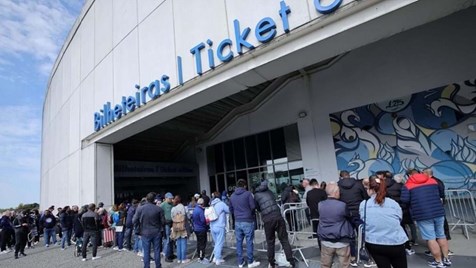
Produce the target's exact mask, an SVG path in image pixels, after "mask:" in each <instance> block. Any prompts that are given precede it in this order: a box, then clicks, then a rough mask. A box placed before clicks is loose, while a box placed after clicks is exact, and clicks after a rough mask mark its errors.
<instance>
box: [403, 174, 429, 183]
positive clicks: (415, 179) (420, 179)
mask: <svg viewBox="0 0 476 268" xmlns="http://www.w3.org/2000/svg"><path fill="white" fill-rule="evenodd" d="M429 179H430V177H428V175H426V174H414V175H412V176H410V178H408V181H409V182H411V183H414V184H423V183H425V182H427V181H428V180H429Z"/></svg>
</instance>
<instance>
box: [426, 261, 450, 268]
mask: <svg viewBox="0 0 476 268" xmlns="http://www.w3.org/2000/svg"><path fill="white" fill-rule="evenodd" d="M428 266H430V267H433V268H445V267H446V265H444V264H443V263H442V262H437V261H435V260H434V261H429V262H428Z"/></svg>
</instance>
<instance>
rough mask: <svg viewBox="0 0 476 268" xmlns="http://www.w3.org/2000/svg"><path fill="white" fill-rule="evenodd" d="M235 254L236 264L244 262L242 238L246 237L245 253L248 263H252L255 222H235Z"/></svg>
mask: <svg viewBox="0 0 476 268" xmlns="http://www.w3.org/2000/svg"><path fill="white" fill-rule="evenodd" d="M235 236H236V255H237V260H238V265H240V264H242V263H243V262H244V259H243V239H244V238H245V237H246V255H247V257H248V265H249V264H250V263H253V239H254V236H255V224H254V223H253V222H238V221H237V222H236V223H235Z"/></svg>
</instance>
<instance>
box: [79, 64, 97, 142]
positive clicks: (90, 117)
mask: <svg viewBox="0 0 476 268" xmlns="http://www.w3.org/2000/svg"><path fill="white" fill-rule="evenodd" d="M80 90H81V93H80V95H81V105H80V106H79V107H80V109H79V114H80V124H81V132H80V133H81V134H80V137H79V138H80V139H81V140H83V139H84V138H86V137H87V136H89V135H90V134H92V133H93V132H94V112H96V108H95V107H94V73H92V74H91V75H90V76H88V77H87V78H86V80H84V81H83V83H82V84H81V89H80ZM98 111H99V110H98Z"/></svg>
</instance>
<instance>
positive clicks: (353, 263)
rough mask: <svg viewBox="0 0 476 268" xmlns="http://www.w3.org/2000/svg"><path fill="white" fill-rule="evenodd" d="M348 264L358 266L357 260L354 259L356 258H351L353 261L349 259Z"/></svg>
mask: <svg viewBox="0 0 476 268" xmlns="http://www.w3.org/2000/svg"><path fill="white" fill-rule="evenodd" d="M350 266H352V267H358V266H359V264H357V261H356V260H353V261H350Z"/></svg>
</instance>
